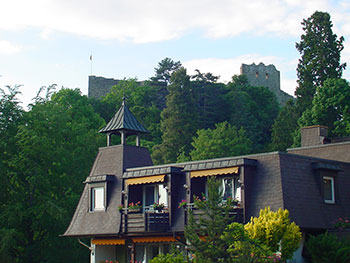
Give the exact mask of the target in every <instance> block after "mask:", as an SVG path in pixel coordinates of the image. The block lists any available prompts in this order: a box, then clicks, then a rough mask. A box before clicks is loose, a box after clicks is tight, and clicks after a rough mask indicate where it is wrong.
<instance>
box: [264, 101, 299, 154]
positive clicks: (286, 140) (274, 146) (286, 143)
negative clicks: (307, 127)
mask: <svg viewBox="0 0 350 263" xmlns="http://www.w3.org/2000/svg"><path fill="white" fill-rule="evenodd" d="M298 118H299V114H298V112H297V109H296V105H295V102H294V101H293V100H289V101H287V103H286V105H285V106H284V107H283V108H282V109H281V110H280V112H279V114H278V116H277V118H276V119H275V122H274V123H273V125H272V135H271V145H270V150H277V151H285V150H286V149H287V148H288V147H290V146H291V145H292V144H293V136H294V132H295V130H297V128H298ZM297 132H299V129H298V130H297Z"/></svg>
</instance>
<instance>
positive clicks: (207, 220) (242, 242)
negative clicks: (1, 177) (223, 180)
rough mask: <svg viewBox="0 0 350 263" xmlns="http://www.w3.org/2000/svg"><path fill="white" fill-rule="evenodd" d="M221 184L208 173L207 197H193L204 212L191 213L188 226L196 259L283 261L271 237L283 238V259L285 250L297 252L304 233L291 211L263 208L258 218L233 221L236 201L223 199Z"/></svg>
mask: <svg viewBox="0 0 350 263" xmlns="http://www.w3.org/2000/svg"><path fill="white" fill-rule="evenodd" d="M219 185H220V181H219V180H216V179H215V177H209V178H208V181H207V186H208V196H207V198H204V196H203V198H194V207H195V208H196V209H198V210H200V211H201V212H202V214H203V215H202V216H200V218H199V220H198V219H197V220H195V219H194V217H193V214H192V213H190V216H189V222H188V224H187V226H186V227H185V237H186V240H187V243H188V249H189V252H190V253H192V254H193V255H194V262H197V263H202V262H203V263H204V262H206V263H207V262H209V263H210V262H225V263H234V262H237V263H238V262H239V263H248V262H250V263H252V262H254V263H261V262H280V259H281V257H280V256H279V254H278V253H275V252H278V248H279V247H277V249H276V246H274V245H272V244H274V243H272V242H266V240H269V241H270V237H271V238H272V239H273V241H275V240H277V239H278V238H280V239H279V240H282V241H281V244H282V259H283V253H285V258H289V256H290V255H289V254H288V253H289V252H290V251H292V252H294V250H295V249H296V248H295V244H297V246H296V247H298V243H299V241H300V237H301V234H300V232H299V228H298V227H297V226H296V225H295V224H294V223H290V222H289V218H288V211H286V210H280V211H279V212H278V213H276V214H277V215H276V216H275V215H274V214H271V213H273V212H271V211H270V210H269V208H268V209H264V210H261V212H260V216H259V218H253V219H251V222H250V223H248V224H246V225H243V224H240V223H237V222H233V221H234V218H233V217H232V216H230V211H232V209H234V204H233V202H232V199H228V200H227V202H223V201H222V193H221V191H220V187H219ZM266 211H269V213H266ZM257 222H259V223H258V224H257ZM261 222H264V223H265V225H264V224H263V223H261ZM264 226H268V230H270V232H268V231H264V230H265V229H263V227H264ZM255 233H256V234H255ZM279 240H278V241H279ZM278 241H277V242H278ZM287 256H288V257H287Z"/></svg>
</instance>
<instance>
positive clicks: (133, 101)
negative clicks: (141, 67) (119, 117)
mask: <svg viewBox="0 0 350 263" xmlns="http://www.w3.org/2000/svg"><path fill="white" fill-rule="evenodd" d="M158 90H159V87H157V86H152V85H149V83H148V82H145V83H140V82H138V81H137V79H124V80H120V81H119V83H118V84H117V85H115V86H114V87H113V88H112V90H111V92H110V93H108V94H107V95H106V96H105V97H104V98H102V103H103V104H104V105H109V106H108V107H107V108H112V111H111V112H110V117H109V119H108V120H106V122H108V121H110V119H111V118H112V117H113V115H114V114H115V112H116V111H117V110H118V109H119V107H120V105H121V103H122V100H123V97H126V98H127V100H126V104H127V106H128V108H129V109H130V111H131V112H132V113H133V114H134V116H135V117H136V119H137V120H140V121H141V123H142V125H144V127H145V128H146V129H147V130H148V131H149V132H150V133H149V134H146V135H143V136H142V138H143V139H142V140H141V143H142V146H146V147H148V148H149V149H150V150H151V149H152V147H153V146H154V145H157V144H160V143H161V131H160V113H161V110H160V109H159V108H158V107H157V105H156V104H157V100H158V99H159V98H158Z"/></svg>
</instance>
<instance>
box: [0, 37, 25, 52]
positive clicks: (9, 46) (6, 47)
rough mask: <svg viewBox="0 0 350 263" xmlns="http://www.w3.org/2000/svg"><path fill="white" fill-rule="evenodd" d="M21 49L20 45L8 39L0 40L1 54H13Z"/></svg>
mask: <svg viewBox="0 0 350 263" xmlns="http://www.w3.org/2000/svg"><path fill="white" fill-rule="evenodd" d="M20 51H21V48H20V47H19V46H17V45H15V44H13V43H11V42H9V41H6V40H0V55H13V54H16V53H18V52H20Z"/></svg>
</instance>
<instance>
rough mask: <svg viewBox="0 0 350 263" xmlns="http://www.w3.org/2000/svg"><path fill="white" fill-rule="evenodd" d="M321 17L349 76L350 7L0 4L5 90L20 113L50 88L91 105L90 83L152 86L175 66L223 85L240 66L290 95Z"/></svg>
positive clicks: (276, 1)
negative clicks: (305, 44)
mask: <svg viewBox="0 0 350 263" xmlns="http://www.w3.org/2000/svg"><path fill="white" fill-rule="evenodd" d="M315 11H323V12H328V13H329V14H330V15H331V20H332V22H333V32H334V33H335V34H337V35H338V37H339V36H344V38H345V42H344V50H343V51H342V53H341V54H342V58H341V61H342V62H347V63H348V67H350V0H337V1H332V0H328V1H327V0H215V1H214V0H176V1H175V0H172V1H169V0H147V1H145V0H142V1H141V0H31V1H27V0H0V88H5V86H8V85H10V86H15V85H21V87H20V91H21V92H22V96H21V97H20V99H21V101H23V106H25V105H27V104H28V103H30V102H31V100H32V98H33V97H34V96H35V95H36V93H37V92H38V90H39V88H40V87H42V86H49V85H52V84H56V85H57V88H58V89H59V88H61V87H65V88H72V89H74V88H79V89H80V90H81V92H82V94H85V95H87V93H88V76H89V75H95V76H102V77H106V78H115V79H124V78H137V79H138V80H146V79H149V78H150V77H152V76H153V75H154V68H155V67H157V65H158V63H159V62H160V61H161V60H162V59H164V58H165V57H169V58H171V59H173V60H174V61H181V63H182V64H183V66H184V67H185V68H186V69H187V72H188V74H194V70H195V69H198V70H200V71H201V72H202V73H206V72H211V73H213V74H214V75H218V76H220V79H219V81H220V82H225V83H226V82H228V81H230V79H231V77H232V76H233V75H235V74H239V73H240V66H241V64H242V63H245V64H251V63H255V64H259V63H260V62H263V63H264V64H265V65H269V64H274V65H275V66H276V68H277V69H278V70H279V71H280V74H281V89H282V90H284V91H286V92H287V93H289V94H291V95H293V94H294V90H295V88H296V85H297V84H296V78H297V75H296V67H297V64H298V59H299V58H300V54H299V53H298V51H297V50H296V48H295V43H296V42H299V41H300V36H301V34H302V33H303V30H302V25H301V22H302V20H303V19H306V18H308V17H310V16H311V15H312V14H313V13H314V12H315ZM90 55H92V60H90ZM343 77H344V78H345V79H347V80H350V70H349V69H347V70H345V71H344V74H343Z"/></svg>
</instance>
